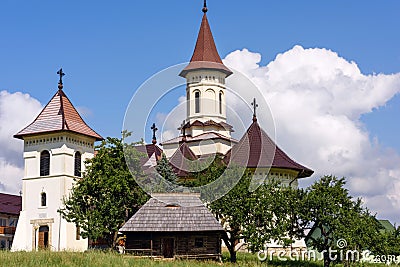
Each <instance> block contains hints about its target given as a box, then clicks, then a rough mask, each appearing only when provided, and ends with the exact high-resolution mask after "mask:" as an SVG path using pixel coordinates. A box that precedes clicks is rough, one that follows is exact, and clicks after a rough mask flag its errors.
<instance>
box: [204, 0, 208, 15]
mask: <svg viewBox="0 0 400 267" xmlns="http://www.w3.org/2000/svg"><path fill="white" fill-rule="evenodd" d="M207 11H208V8H207V0H204V6H203V12H204V13H207Z"/></svg>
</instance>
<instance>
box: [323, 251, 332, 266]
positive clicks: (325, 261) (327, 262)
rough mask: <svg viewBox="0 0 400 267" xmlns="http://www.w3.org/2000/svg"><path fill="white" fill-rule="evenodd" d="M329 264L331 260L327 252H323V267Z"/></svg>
mask: <svg viewBox="0 0 400 267" xmlns="http://www.w3.org/2000/svg"><path fill="white" fill-rule="evenodd" d="M330 264H331V260H330V259H329V254H328V252H324V267H329V266H330Z"/></svg>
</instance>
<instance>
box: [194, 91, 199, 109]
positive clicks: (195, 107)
mask: <svg viewBox="0 0 400 267" xmlns="http://www.w3.org/2000/svg"><path fill="white" fill-rule="evenodd" d="M194 112H195V113H200V92H196V93H194Z"/></svg>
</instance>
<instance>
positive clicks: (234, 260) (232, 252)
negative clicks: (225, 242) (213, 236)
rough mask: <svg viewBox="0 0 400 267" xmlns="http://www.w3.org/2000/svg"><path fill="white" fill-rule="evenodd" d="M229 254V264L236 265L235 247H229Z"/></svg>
mask: <svg viewBox="0 0 400 267" xmlns="http://www.w3.org/2000/svg"><path fill="white" fill-rule="evenodd" d="M228 250H229V254H230V255H231V262H232V263H236V251H235V246H231V247H229V248H228Z"/></svg>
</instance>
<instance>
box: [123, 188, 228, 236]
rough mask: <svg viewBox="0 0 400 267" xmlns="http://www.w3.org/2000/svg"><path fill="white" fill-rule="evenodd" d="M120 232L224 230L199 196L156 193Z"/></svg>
mask: <svg viewBox="0 0 400 267" xmlns="http://www.w3.org/2000/svg"><path fill="white" fill-rule="evenodd" d="M119 231H120V232H122V233H124V232H203V231H223V228H222V227H221V224H220V223H219V222H218V221H217V220H216V219H215V217H214V216H213V215H212V213H211V212H210V211H209V210H208V209H207V208H206V207H205V206H204V204H203V203H202V202H201V200H200V198H199V194H190V193H164V194H154V195H153V198H151V199H150V200H149V201H147V202H146V204H144V205H143V207H141V208H140V209H139V210H138V211H137V212H136V213H135V214H134V215H133V216H132V217H131V218H130V219H129V220H128V221H127V222H126V223H125V225H124V226H122V228H121V229H119Z"/></svg>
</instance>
